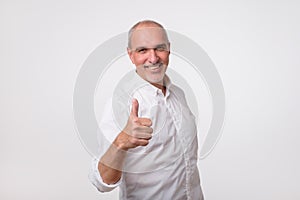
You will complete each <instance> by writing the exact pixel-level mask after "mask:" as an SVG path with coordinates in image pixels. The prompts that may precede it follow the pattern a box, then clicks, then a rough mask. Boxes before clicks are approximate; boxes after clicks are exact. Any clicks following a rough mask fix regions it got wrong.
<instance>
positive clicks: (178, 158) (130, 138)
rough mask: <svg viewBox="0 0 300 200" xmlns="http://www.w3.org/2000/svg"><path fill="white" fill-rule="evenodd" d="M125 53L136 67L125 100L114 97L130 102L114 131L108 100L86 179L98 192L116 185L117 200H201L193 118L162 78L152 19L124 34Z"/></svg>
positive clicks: (162, 47)
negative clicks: (125, 113) (123, 121)
mask: <svg viewBox="0 0 300 200" xmlns="http://www.w3.org/2000/svg"><path fill="white" fill-rule="evenodd" d="M127 52H128V55H129V58H130V60H131V62H132V63H133V64H134V65H135V67H136V70H135V73H134V74H133V75H132V76H131V77H130V78H129V79H128V80H127V82H126V84H127V86H128V85H129V86H130V88H131V90H130V91H129V92H128V91H126V92H127V93H129V94H128V98H120V99H123V100H124V99H125V101H130V104H131V105H129V106H128V110H129V116H128V118H126V123H125V124H124V127H120V125H119V124H118V123H117V122H116V118H118V116H116V115H118V114H117V113H116V112H118V111H115V112H114V110H113V100H111V101H109V102H108V104H107V106H106V107H105V111H104V114H103V118H102V120H101V123H100V125H99V128H100V129H101V133H102V134H103V135H104V136H105V138H107V140H108V141H110V142H109V146H108V145H107V143H106V145H105V144H104V143H103V141H102V143H101V141H100V147H99V149H101V150H100V155H99V158H96V159H95V160H94V162H93V169H92V172H91V174H90V180H91V181H92V183H93V184H94V185H95V186H96V187H97V189H98V190H99V191H101V192H108V191H111V190H113V189H114V188H116V187H118V186H119V187H120V194H119V197H120V199H121V200H144V199H149V200H160V199H161V200H177V199H178V200H185V199H191V200H198V199H200V200H202V199H203V194H202V189H201V185H200V178H199V171H198V167H197V161H198V159H197V152H198V143H197V128H196V125H195V118H194V116H193V114H192V112H191V111H190V109H189V107H188V105H187V102H186V99H185V95H184V92H183V91H182V90H181V89H180V88H179V87H177V86H175V85H174V84H172V83H171V81H170V79H169V77H168V76H167V75H166V70H167V67H168V64H169V55H170V42H169V39H168V36H167V32H166V30H165V29H164V27H163V26H162V25H161V24H159V23H157V22H155V21H151V20H145V21H141V22H138V23H137V24H135V25H134V26H133V27H132V28H131V29H130V31H129V34H128V48H127ZM136 83H138V84H136ZM122 87H123V86H121V89H120V91H124V89H123V88H122ZM132 88H133V89H132ZM126 92H125V93H126ZM126 97H127V96H126ZM120 99H119V101H121V100H120ZM120 112H122V111H121V110H120ZM120 116H122V113H120ZM102 140H105V139H102Z"/></svg>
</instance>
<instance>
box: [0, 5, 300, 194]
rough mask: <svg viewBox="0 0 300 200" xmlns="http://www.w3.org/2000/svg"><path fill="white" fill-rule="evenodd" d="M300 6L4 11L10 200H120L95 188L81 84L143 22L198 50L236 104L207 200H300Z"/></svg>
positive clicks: (3, 184) (3, 189)
mask: <svg viewBox="0 0 300 200" xmlns="http://www.w3.org/2000/svg"><path fill="white" fill-rule="evenodd" d="M299 8H300V2H299V1H292V0H289V1H266V0H262V1H245V0H244V1H217V0H215V1H188V0H186V1H161V0H152V1H136V0H130V1H119V2H118V1H114V0H112V1H109V2H108V1H107V2H106V1H83V0H82V1H76V0H73V1H70V0H61V1H42V0H41V1H38V0H35V1H30V0H28V1H21V0H15V1H9V0H2V1H0V42H1V43H0V44H1V45H0V82H1V83H0V91H1V98H0V113H1V115H0V162H1V164H0V199H3V200H15V199H22V200H27V199H28V200H32V199H45V200H48V199H53V200H58V199H59V200H64V199H74V200H75V199H76V200H77V199H89V200H92V199H95V200H96V199H117V196H118V191H117V190H115V191H113V192H112V193H108V194H100V193H98V192H97V191H96V189H95V188H94V187H93V186H92V185H91V183H90V182H89V180H88V178H87V174H88V171H89V167H90V162H91V157H90V155H89V154H88V153H87V151H86V150H85V149H84V148H83V146H82V145H81V143H80V140H79V137H78V136H77V132H76V130H75V123H74V120H73V111H72V95H73V88H74V85H75V81H76V76H77V74H78V72H79V70H80V67H81V65H82V63H83V62H84V60H85V59H86V58H87V56H88V55H89V54H90V52H92V51H93V50H94V49H95V48H96V47H97V46H98V45H100V44H101V43H102V42H104V41H106V40H107V39H109V38H111V37H112V36H115V35H117V34H119V33H122V32H124V31H127V30H128V29H129V28H130V26H132V25H133V24H134V23H136V22H137V21H139V20H142V19H154V20H157V21H159V22H161V23H162V24H163V25H165V27H166V28H167V29H171V30H174V31H177V32H179V33H182V34H184V35H186V36H188V37H189V38H191V39H193V40H194V41H195V42H197V43H198V44H199V45H201V47H202V48H203V49H204V50H205V51H206V52H207V53H208V55H209V56H210V57H211V59H212V60H213V62H214V63H215V65H216V67H217V69H218V71H219V73H220V76H221V78H222V80H223V84H224V87H225V93H226V100H227V102H226V103H227V107H226V110H227V113H226V122H225V126H224V130H223V135H222V137H221V139H220V140H219V142H218V144H217V146H216V148H215V150H214V151H213V152H212V154H211V155H210V156H209V157H207V158H206V159H204V160H202V161H201V162H200V171H201V176H202V185H203V190H204V193H205V196H206V199H207V200H220V199H230V200H241V199H242V200H253V199H255V200H260V199H261V200H282V199H288V200H296V199H299V198H300V191H299V180H300V173H299V169H300V160H299V155H298V152H299V150H300V136H299V129H300V123H299V118H300V108H299V101H300V93H299V91H300V81H299V79H298V76H299V72H300V69H299V67H300V59H299V52H300V37H299V35H300V13H299Z"/></svg>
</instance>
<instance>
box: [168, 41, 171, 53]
mask: <svg viewBox="0 0 300 200" xmlns="http://www.w3.org/2000/svg"><path fill="white" fill-rule="evenodd" d="M168 49H169V55H170V53H171V43H170V42H168Z"/></svg>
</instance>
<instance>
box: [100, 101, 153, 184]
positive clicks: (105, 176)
mask: <svg viewBox="0 0 300 200" xmlns="http://www.w3.org/2000/svg"><path fill="white" fill-rule="evenodd" d="M138 109H139V103H138V101H137V100H136V99H133V101H132V108H131V112H130V115H129V118H128V121H127V124H126V126H125V128H124V130H123V131H122V132H121V133H119V134H118V136H117V137H116V139H115V140H114V142H113V143H112V145H111V146H110V147H109V148H108V150H107V151H106V153H105V154H104V155H103V156H102V158H101V159H100V161H99V163H98V170H99V173H100V176H101V177H102V180H103V182H105V183H106V184H114V183H116V182H118V181H119V180H120V178H121V176H122V168H123V163H124V161H125V159H126V153H127V151H128V149H131V148H135V147H138V146H146V145H147V144H148V143H149V140H150V139H151V138H152V132H153V129H152V128H151V127H150V126H151V125H152V122H151V120H150V119H148V118H139V117H138Z"/></svg>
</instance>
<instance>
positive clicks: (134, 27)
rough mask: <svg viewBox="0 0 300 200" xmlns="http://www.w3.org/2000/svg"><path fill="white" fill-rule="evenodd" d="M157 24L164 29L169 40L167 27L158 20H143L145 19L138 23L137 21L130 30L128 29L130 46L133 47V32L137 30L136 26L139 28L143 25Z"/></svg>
mask: <svg viewBox="0 0 300 200" xmlns="http://www.w3.org/2000/svg"><path fill="white" fill-rule="evenodd" d="M150 24H152V25H156V26H158V27H159V28H161V29H162V30H163V31H164V34H165V36H166V39H167V41H168V42H169V39H168V35H167V31H166V29H165V28H164V27H163V26H162V25H161V24H160V23H158V22H156V21H153V20H143V21H139V22H138V23H136V24H135V25H133V26H132V27H131V28H130V30H129V31H128V48H129V49H130V48H131V37H132V33H133V32H134V31H135V29H136V28H138V27H139V26H141V25H150Z"/></svg>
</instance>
